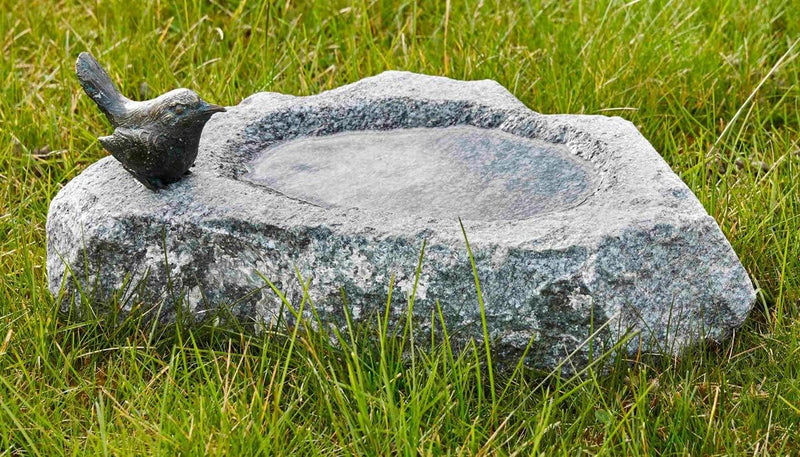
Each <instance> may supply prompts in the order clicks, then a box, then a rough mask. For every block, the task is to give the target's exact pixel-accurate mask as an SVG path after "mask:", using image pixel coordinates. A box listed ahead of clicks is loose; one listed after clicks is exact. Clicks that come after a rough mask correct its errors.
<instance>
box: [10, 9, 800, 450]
mask: <svg viewBox="0 0 800 457" xmlns="http://www.w3.org/2000/svg"><path fill="white" fill-rule="evenodd" d="M522 3H523V2H513V1H492V0H485V1H484V0H481V1H478V0H468V1H464V2H462V1H451V2H446V1H444V0H442V1H425V2H423V1H417V2H413V1H405V2H401V1H388V0H387V1H369V2H368V1H366V0H363V1H351V2H347V1H335V2H331V3H330V4H329V3H328V2H319V3H318V4H314V3H313V2H305V1H291V0H287V1H280V2H274V3H268V2H266V1H264V0H250V1H241V2H239V1H224V0H209V1H200V0H185V1H182V2H169V1H167V0H160V1H150V2H138V1H130V0H129V1H120V0H109V1H89V0H86V1H55V0H53V1H40V0H29V1H26V2H17V1H14V0H0V7H2V8H0V15H2V16H0V17H1V18H0V46H1V47H2V54H0V56H2V57H1V58H0V455H43V456H50V455H60V454H70V455H84V454H104V455H141V454H161V455H176V454H180V455H205V454H208V455H242V454H262V455H271V454H296V453H311V454H317V453H318V454H360V455H381V454H384V455H385V454H404V455H415V454H432V455H438V454H446V453H450V454H462V455H473V454H480V455H484V454H499V455H531V454H539V453H543V454H546V455H564V456H573V455H583V454H601V455H723V454H727V455H738V454H742V455H797V454H798V453H800V442H798V441H799V438H798V437H800V425H799V424H800V354H799V353H800V321H799V320H798V318H799V317H800V307H799V306H798V305H799V304H800V274H798V271H800V230H798V229H800V189H799V188H798V182H799V181H800V180H799V179H798V176H800V174H799V173H800V81H799V78H800V61H798V58H797V57H798V54H800V44H797V40H798V38H800V5H798V4H797V2H796V1H794V2H792V1H785V2H780V1H756V0H753V1H743V0H730V1H719V2H717V1H713V2H712V1H704V2H688V1H683V2H682V1H677V2H664V1H655V2H651V1H646V0H643V1H630V2H629V1H627V0H626V1H589V0H583V1H574V2H562V1H552V2H532V4H530V5H527V4H522ZM793 45H794V46H793ZM87 49H88V50H90V51H92V52H93V53H94V54H95V56H97V57H98V58H99V59H100V60H101V61H102V62H104V63H105V64H106V65H107V67H108V69H109V71H110V73H111V75H112V77H113V78H114V79H115V80H116V81H118V82H121V83H122V89H123V91H124V92H125V93H126V94H128V95H130V96H138V94H139V91H140V85H141V83H143V82H145V81H146V82H147V84H148V85H149V87H150V94H151V95H153V94H157V93H160V92H162V91H165V90H168V89H171V88H174V87H177V86H184V87H191V88H195V89H197V91H198V92H199V93H200V94H201V95H202V96H203V97H204V98H205V99H207V100H209V101H212V102H217V103H221V104H228V105H230V104H235V103H238V102H239V101H240V100H241V99H242V98H244V97H245V96H247V95H249V94H251V93H253V92H256V91H264V90H266V91H278V92H284V93H291V94H300V95H305V94H313V93H316V92H319V91H322V90H325V89H330V88H333V87H337V86H339V85H342V84H345V83H349V82H353V81H356V80H358V79H359V78H362V77H365V76H369V75H373V74H376V73H378V72H381V71H383V70H386V69H403V70H410V71H416V72H423V73H428V74H437V75H447V76H450V77H454V78H462V79H480V78H492V79H495V80H497V81H499V82H500V83H501V84H503V85H504V86H506V87H507V88H509V90H510V91H511V92H513V93H514V94H515V95H516V96H517V97H518V98H520V99H521V100H522V101H523V102H525V103H526V104H527V105H528V106H530V107H531V108H533V109H534V110H536V111H540V112H544V113H587V114H598V113H599V114H606V115H618V116H622V117H624V118H626V119H629V120H631V121H632V122H634V123H635V124H636V125H637V126H638V127H639V129H640V130H641V131H642V133H643V134H644V135H645V136H646V137H647V138H648V139H649V140H650V141H651V142H652V143H653V145H654V146H655V148H656V149H657V150H658V151H660V152H661V153H662V155H663V157H664V158H665V159H666V160H667V162H668V163H669V164H670V165H671V166H672V168H673V169H674V170H675V171H676V172H677V173H679V174H680V176H681V177H682V179H683V180H684V181H685V182H686V183H687V184H688V185H689V187H690V188H691V189H692V190H693V191H694V192H695V194H696V195H697V196H698V197H699V199H700V200H701V201H702V203H703V204H704V205H705V207H706V209H707V210H708V212H709V213H710V214H711V215H712V216H713V217H714V218H715V219H716V220H717V221H718V222H719V224H720V226H721V227H722V229H723V231H724V232H725V234H726V235H727V236H728V238H729V240H730V241H731V244H732V245H733V247H734V249H735V250H736V252H737V253H738V254H739V256H740V258H741V260H742V262H743V264H744V265H745V267H746V268H747V270H748V272H749V273H750V275H751V277H752V278H753V280H754V281H755V282H756V283H757V285H758V286H759V288H760V293H759V300H758V303H757V305H756V309H754V311H753V313H752V315H751V318H750V319H749V320H748V321H747V323H746V324H745V325H744V327H743V328H741V329H740V330H739V331H738V332H737V333H736V334H735V336H734V338H733V339H731V340H730V341H728V342H726V343H725V344H724V345H720V346H710V345H706V346H703V347H699V348H696V349H695V350H692V351H690V352H689V353H687V354H685V355H684V356H683V357H682V358H680V359H673V360H655V361H654V360H639V361H638V362H635V363H632V364H628V363H623V361H617V363H616V364H615V366H614V369H612V370H611V371H610V372H607V373H603V372H597V371H594V370H589V371H588V372H586V373H585V374H584V376H581V377H579V378H575V379H571V380H567V379H559V378H558V377H557V376H551V377H549V378H548V377H544V376H543V375H541V374H536V373H528V372H525V371H524V370H522V371H516V372H514V373H499V372H496V373H494V376H492V377H490V376H489V374H490V373H492V372H491V371H487V370H485V369H482V368H481V363H482V362H483V361H484V359H485V351H484V350H483V342H476V345H475V346H474V347H473V348H471V349H470V350H468V351H466V352H463V353H458V352H456V353H453V352H452V351H450V350H449V348H448V347H447V346H446V345H445V346H438V347H434V348H431V347H430V342H425V341H410V342H405V343H402V344H406V345H408V344H414V345H415V348H414V349H415V350H414V351H412V352H411V356H410V357H409V358H403V357H402V356H401V352H402V350H403V349H402V348H401V347H400V345H399V344H398V343H397V342H396V341H395V340H393V339H391V338H389V337H388V336H387V335H386V332H387V329H385V328H384V327H383V326H382V325H381V324H380V321H378V322H376V324H375V325H374V326H372V327H370V328H369V329H359V328H354V329H352V332H351V333H350V334H349V335H344V336H343V337H342V341H343V342H344V343H343V346H342V347H339V348H337V347H332V346H331V345H330V344H329V343H328V342H327V340H326V339H324V337H322V336H320V335H315V334H313V333H309V334H306V333H305V332H300V333H296V332H294V331H293V330H292V329H289V330H287V329H280V328H276V329H273V330H271V331H269V332H268V333H266V334H265V335H264V337H259V338H255V337H251V336H248V334H244V335H242V334H240V333H237V332H236V331H235V329H224V328H216V329H214V328H210V327H199V328H187V327H184V326H182V325H175V326H172V327H169V328H160V329H153V328H151V327H149V326H147V325H145V324H142V323H139V322H136V321H134V320H127V321H124V322H121V323H119V322H115V321H114V320H113V319H107V318H96V319H93V318H83V319H77V320H75V319H72V320H69V319H66V318H65V317H64V316H63V315H61V314H59V313H58V312H57V310H56V308H55V306H54V302H53V299H52V298H51V297H50V296H49V294H48V292H47V289H46V282H45V267H44V258H45V230H44V221H45V217H46V213H47V206H48V203H49V202H50V200H51V199H52V198H53V197H54V196H55V194H56V193H57V192H58V190H59V189H60V188H61V187H62V186H63V184H64V183H66V182H67V181H68V180H69V179H71V178H72V177H74V176H76V175H77V174H78V173H80V171H81V170H83V169H84V168H85V167H86V166H88V165H89V164H91V163H93V162H95V161H96V160H98V159H99V158H101V157H103V156H104V155H105V152H104V151H103V150H102V148H101V147H100V145H99V144H98V143H97V141H96V137H97V136H99V135H101V134H104V133H105V132H108V125H107V124H106V122H105V120H104V119H103V118H101V115H100V113H99V112H98V110H97V109H96V108H95V107H94V106H93V105H92V103H91V101H90V100H89V99H88V98H87V97H86V96H85V95H84V94H83V93H82V92H81V90H80V88H79V86H78V84H77V82H76V80H75V78H74V75H73V69H72V66H73V63H74V60H75V57H76V56H77V54H78V53H79V52H80V51H83V50H87ZM45 146H48V147H49V149H50V150H51V153H50V154H49V155H47V154H42V150H41V148H43V147H45ZM465 249H466V246H465ZM408 268H409V270H410V271H413V270H414V268H415V265H409V266H408ZM293 305H294V306H299V305H300V304H297V303H295V304H293ZM475 306H478V303H477V296H476V303H475ZM432 318H434V319H436V316H432ZM370 336H371V338H369V337H370ZM376 337H377V338H376Z"/></svg>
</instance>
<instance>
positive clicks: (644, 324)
mask: <svg viewBox="0 0 800 457" xmlns="http://www.w3.org/2000/svg"><path fill="white" fill-rule="evenodd" d="M450 125H474V126H478V127H484V128H498V129H500V130H503V131H506V132H510V133H514V134H517V135H520V136H525V137H531V138H539V139H543V140H547V141H552V142H555V143H561V144H564V145H566V146H567V147H569V148H570V149H571V150H572V151H573V152H575V153H576V154H579V155H581V156H582V157H583V158H584V159H587V160H589V161H590V162H592V163H593V164H594V165H595V166H596V168H597V169H598V170H599V172H600V173H601V175H602V183H601V186H600V189H599V190H598V191H597V194H596V195H594V196H593V197H591V198H589V199H588V200H587V201H586V202H585V203H584V204H583V205H580V206H578V207H576V208H571V209H569V210H567V211H561V212H555V213H550V214H546V215H542V216H541V217H534V218H531V219H528V220H523V221H494V222H489V221H464V224H465V226H466V229H467V233H468V235H469V237H470V243H471V245H472V247H473V250H474V252H475V255H476V262H477V267H478V274H479V277H480V279H481V284H482V288H483V293H484V299H485V301H486V305H487V306H486V310H487V321H488V327H489V331H490V335H491V337H492V338H493V339H494V340H495V346H494V347H495V349H496V351H497V352H498V356H499V358H501V359H503V358H505V359H510V358H512V357H514V356H517V355H519V354H521V353H522V351H524V349H525V347H526V346H527V344H528V342H529V341H530V340H531V339H533V341H534V342H533V344H532V346H531V350H530V352H529V355H528V363H529V364H530V365H531V366H537V367H542V368H551V367H554V366H556V365H557V364H558V362H559V361H560V360H561V359H562V358H563V357H564V355H566V354H568V353H570V352H572V351H573V350H575V349H576V348H579V347H581V346H580V345H581V343H582V342H583V341H584V340H585V339H586V338H587V336H588V335H589V334H590V333H592V331H593V330H597V329H600V331H599V332H598V338H597V340H596V342H595V343H594V344H593V345H584V346H582V347H581V349H580V350H579V351H578V353H577V355H576V356H575V357H574V358H573V360H572V361H571V362H570V363H569V364H568V367H579V366H580V365H581V364H582V363H585V361H586V360H587V357H588V355H589V352H590V350H593V351H594V353H595V354H597V353H598V351H600V350H602V348H603V344H610V343H611V342H613V341H616V340H618V339H619V338H620V337H621V336H622V335H624V334H625V333H626V331H628V330H632V331H639V332H641V333H640V334H639V337H638V338H634V339H632V340H631V341H630V342H629V343H628V348H629V350H631V351H634V350H637V349H639V348H640V347H641V348H642V349H644V350H654V351H658V352H666V353H675V352H677V351H679V350H680V349H682V348H684V347H686V346H687V345H689V344H692V343H693V342H695V341H697V340H699V339H702V338H713V339H722V338H725V337H726V336H727V335H728V334H729V333H730V332H731V331H732V329H734V328H735V327H737V326H738V325H740V324H741V323H742V321H743V320H744V319H745V317H746V316H747V313H748V312H749V310H750V308H751V307H752V305H753V303H754V300H755V293H754V291H753V288H752V285H751V283H750V281H749V278H748V276H747V274H746V272H745V270H744V268H743V267H742V265H741V264H740V263H739V261H738V259H737V257H736V255H735V253H734V252H733V250H732V249H731V247H730V245H729V244H728V242H727V240H726V239H725V237H724V236H723V234H722V232H721V231H720V229H719V227H718V226H717V225H716V223H715V222H714V220H713V219H712V218H711V217H710V216H708V215H707V214H706V212H705V211H704V209H703V207H702V205H701V204H700V203H699V201H697V199H696V198H695V197H694V195H692V194H691V192H690V191H689V189H688V188H687V187H686V186H685V185H684V184H683V183H682V182H681V181H680V179H679V178H678V177H677V176H676V175H675V174H674V173H672V171H671V170H670V169H669V167H668V166H667V164H666V163H665V162H664V161H663V160H662V159H661V158H660V156H659V155H658V154H657V153H656V152H655V151H654V150H653V148H652V147H651V146H650V144H649V143H648V142H647V141H646V140H645V139H644V138H643V137H642V136H641V135H640V134H639V132H638V131H637V130H636V129H635V128H634V127H633V126H632V125H631V124H630V123H629V122H627V121H624V120H621V119H619V118H606V117H602V116H571V115H557V116H543V115H539V114H537V113H534V112H532V111H530V110H528V109H527V108H525V107H524V106H523V105H522V104H521V103H520V102H519V101H518V100H517V99H516V98H514V97H513V96H512V95H511V94H510V93H508V92H507V91H506V90H505V89H503V88H502V87H501V86H500V85H498V84H497V83H495V82H491V81H477V82H463V81H453V80H449V79H446V78H437V77H429V76H423V75H416V74H411V73H402V72H387V73H384V74H381V75H379V76H376V77H373V78H367V79H365V80H362V81H360V82H358V83H356V84H353V85H350V86H345V87H342V88H339V89H336V90H333V91H329V92H325V93H323V94H320V95H317V96H311V97H291V96H285V95H280V94H256V95H254V96H252V97H250V98H248V99H246V100H245V101H243V102H242V103H241V104H240V105H238V106H236V107H233V108H231V109H229V112H228V113H226V114H225V115H221V116H215V117H214V119H212V120H211V121H210V122H209V124H208V126H207V127H206V129H205V131H204V134H203V139H202V142H201V146H200V154H199V157H198V163H197V165H198V166H197V167H196V169H195V171H194V173H193V174H192V175H191V176H190V177H189V178H188V179H185V180H183V181H181V182H179V183H177V184H174V185H173V186H171V187H170V189H169V191H167V192H161V193H158V194H154V193H151V192H148V191H147V190H146V189H143V188H141V187H140V186H139V185H138V183H136V182H135V181H134V180H133V179H131V178H130V176H128V175H127V174H126V172H125V171H124V170H123V169H122V168H121V167H120V166H119V164H118V163H116V162H115V161H114V160H113V159H111V158H106V159H103V160H101V161H99V162H98V163H96V164H94V165H92V166H91V167H89V168H88V169H87V170H86V171H84V172H83V173H82V174H81V175H80V176H79V177H77V178H75V179H74V180H72V181H71V182H70V183H68V184H67V186H66V187H65V188H64V189H63V190H62V191H61V192H60V193H59V194H58V196H57V197H56V198H55V199H54V200H53V202H52V203H51V207H50V211H49V214H48V221H47V234H48V259H47V269H48V277H49V281H50V289H51V291H52V292H53V293H54V294H57V293H58V292H59V288H60V286H61V284H62V282H66V284H67V286H68V287H67V289H66V296H67V297H75V296H76V287H75V286H76V284H80V286H81V290H82V291H84V294H85V295H87V296H90V295H91V294H94V295H93V296H94V297H96V298H97V299H99V300H100V301H102V300H108V299H109V297H111V296H112V294H114V293H115V290H116V289H119V288H120V287H123V286H125V284H126V280H127V282H129V283H132V284H137V283H138V284H139V286H140V287H138V288H136V289H135V290H133V289H131V288H130V287H129V288H128V289H127V292H122V295H134V296H135V297H136V298H137V299H138V300H145V301H146V302H148V303H153V304H157V303H160V302H161V301H162V300H163V301H164V307H163V309H162V312H163V314H162V316H161V317H162V318H163V319H170V318H172V317H174V315H175V311H174V297H176V296H182V297H183V300H184V303H185V304H186V306H188V307H189V308H190V309H191V310H192V311H193V313H194V314H196V315H197V316H200V317H202V316H206V315H210V314H211V313H213V312H214V310H215V309H216V308H217V307H220V306H226V305H227V306H230V307H231V308H232V310H233V311H234V313H235V314H237V315H238V316H240V317H243V318H247V319H254V320H256V321H266V322H269V321H273V320H276V319H277V313H278V312H280V310H281V309H282V307H281V305H280V302H279V300H278V298H277V296H276V295H275V294H274V293H273V292H272V291H271V290H270V288H269V287H267V286H266V285H265V282H264V281H263V279H262V278H261V276H260V275H259V272H260V273H262V274H263V275H264V276H266V277H267V278H269V279H270V280H271V281H272V282H273V283H274V284H275V285H276V286H277V287H278V288H280V289H282V290H284V291H285V292H286V294H287V297H288V298H289V300H290V301H292V302H293V303H295V304H298V303H299V302H300V300H301V297H302V290H301V288H300V287H299V283H298V280H297V278H296V271H299V272H300V274H301V275H302V276H303V277H304V278H306V279H308V278H311V279H312V282H311V287H310V289H309V294H310V298H311V301H312V303H313V305H314V307H315V309H316V311H317V314H318V316H319V317H320V319H321V321H322V322H324V325H329V326H338V327H339V328H340V329H341V328H342V327H343V326H344V322H345V320H344V314H343V310H342V300H341V293H340V290H341V289H342V288H343V289H344V291H345V293H346V295H347V298H348V304H349V307H350V313H351V316H353V317H354V318H355V319H357V320H360V319H371V318H372V317H373V316H374V315H375V313H377V312H382V311H383V310H384V306H385V301H386V297H387V293H388V286H389V282H390V278H391V276H392V275H394V276H395V285H396V290H395V293H394V295H393V297H394V299H393V302H392V315H391V324H392V325H395V326H396V325H402V324H403V323H405V311H406V302H405V299H406V295H408V294H410V293H411V291H412V288H413V284H414V270H415V268H416V265H417V260H418V256H419V250H420V248H421V247H422V243H423V240H427V248H426V252H425V257H424V261H423V264H422V270H421V274H420V278H419V286H418V288H417V294H416V302H415V305H414V317H415V327H414V328H415V330H416V331H417V332H419V336H420V337H424V336H426V335H430V325H431V315H432V312H433V311H435V307H436V301H435V300H438V301H439V303H440V306H441V307H442V314H443V315H444V316H445V318H446V319H447V321H446V324H447V326H448V331H449V334H450V337H451V338H452V339H453V340H454V341H455V342H456V343H459V344H463V343H464V342H466V341H469V340H470V339H478V340H479V339H481V338H482V332H481V326H480V313H479V308H478V304H477V299H476V295H475V294H476V293H475V290H474V283H473V280H472V270H471V267H470V264H469V260H468V258H467V254H466V249H465V245H464V240H463V238H462V236H461V229H460V226H459V224H458V221H454V220H437V219H431V218H421V217H416V218H415V217H411V216H398V215H392V214H381V213H379V212H367V211H363V210H359V209H357V208H334V209H324V208H319V207H316V206H313V205H309V204H305V203H303V202H300V201H296V200H292V199H289V198H286V197H284V196H282V195H280V194H279V193H276V192H271V191H269V190H267V189H264V188H262V187H258V186H254V185H251V184H248V183H245V182H242V181H238V180H236V179H232V178H234V177H236V176H240V175H241V174H242V173H244V172H246V161H247V160H249V159H250V158H252V157H253V156H254V155H255V154H257V153H259V152H260V151H262V150H263V149H264V148H265V147H268V146H270V145H273V144H276V143H277V142H279V141H284V140H287V139H291V138H296V137H298V136H301V135H324V134H329V133H334V132H340V131H346V130H359V129H373V130H374V129H391V128H407V127H424V126H431V127H432V126H436V127H443V126H450ZM165 248H166V251H165ZM62 259H63V261H65V262H66V263H67V264H68V265H70V266H71V268H72V272H73V275H72V277H71V278H70V279H67V280H66V281H65V276H66V269H65V266H64V262H62ZM165 259H167V261H168V265H169V268H168V269H167V268H165ZM295 268H297V270H295ZM87 271H88V272H89V277H88V278H87V277H85V272H87ZM167 273H168V274H167ZM128 275H130V277H129V276H128ZM168 281H169V283H170V284H171V285H172V290H171V291H170V290H167V289H168V287H167V283H168ZM117 293H119V292H117ZM64 303H69V300H65V302H64ZM131 303H132V301H128V302H126V305H125V306H130V305H131ZM308 311H309V310H308V309H306V312H307V317H311V314H310V312H308ZM283 314H284V315H283V316H282V318H283V319H286V320H287V321H292V320H293V317H292V314H291V313H290V312H289V311H287V310H285V309H284V311H283ZM437 326H438V323H437ZM640 343H641V345H640Z"/></svg>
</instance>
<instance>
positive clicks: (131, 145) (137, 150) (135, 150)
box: [98, 127, 150, 167]
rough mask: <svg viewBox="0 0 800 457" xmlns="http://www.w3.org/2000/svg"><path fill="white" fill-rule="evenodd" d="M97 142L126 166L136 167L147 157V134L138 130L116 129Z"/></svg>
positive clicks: (148, 146)
mask: <svg viewBox="0 0 800 457" xmlns="http://www.w3.org/2000/svg"><path fill="white" fill-rule="evenodd" d="M98 140H100V144H102V145H103V147H104V148H105V149H106V151H108V152H110V153H111V155H113V156H114V157H115V158H116V159H117V160H119V161H120V162H122V163H123V164H126V165H131V166H133V167H136V166H137V165H138V162H140V161H141V160H142V159H143V158H145V157H147V156H148V155H149V149H150V145H149V144H148V143H149V142H148V141H147V132H144V131H142V130H140V129H129V128H126V127H117V129H116V130H114V133H113V134H112V135H109V136H101V137H100V138H98Z"/></svg>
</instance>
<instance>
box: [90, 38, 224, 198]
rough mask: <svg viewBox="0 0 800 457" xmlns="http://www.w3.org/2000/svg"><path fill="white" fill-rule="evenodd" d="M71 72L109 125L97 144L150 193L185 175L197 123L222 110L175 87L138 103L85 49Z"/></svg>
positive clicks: (193, 149) (195, 141)
mask: <svg viewBox="0 0 800 457" xmlns="http://www.w3.org/2000/svg"><path fill="white" fill-rule="evenodd" d="M75 72H76V73H77V75H78V80H79V81H80V83H81V86H82V87H83V90H84V91H85V92H86V94H87V95H89V97H91V98H92V100H94V102H95V103H96V104H97V106H98V108H100V111H102V112H103V114H105V115H106V117H107V118H108V120H109V122H111V125H112V126H113V127H114V133H113V134H112V135H110V136H104V137H100V138H99V140H100V144H102V145H103V147H104V148H105V149H106V150H107V151H108V152H110V153H111V155H113V156H114V157H115V158H116V159H117V160H119V161H120V163H122V166H123V167H125V169H126V170H128V171H129V172H130V173H131V174H132V175H133V177H134V178H136V179H137V180H138V181H139V182H141V183H142V184H144V186H145V187H147V188H148V189H150V190H153V191H157V190H158V189H163V188H164V187H166V186H167V185H168V184H170V183H173V182H176V181H178V180H180V179H181V178H182V177H183V176H184V175H186V174H188V173H189V167H191V166H192V165H194V161H195V158H197V148H198V146H199V145H200V133H201V132H202V131H203V126H204V125H205V124H206V122H207V121H208V120H209V119H210V118H211V116H212V115H214V113H220V112H223V111H225V108H223V107H221V106H218V105H212V104H210V103H207V102H205V101H203V99H201V98H200V97H199V96H198V95H197V94H196V93H194V92H193V91H191V90H189V89H175V90H172V91H169V92H167V93H166V94H164V95H161V96H159V97H157V98H154V99H152V100H146V101H142V102H136V101H133V100H130V99H128V98H125V97H124V96H123V95H122V94H121V93H120V92H119V90H118V89H117V86H116V85H115V84H114V82H113V81H111V78H110V77H109V76H108V73H106V71H105V70H103V67H101V66H100V64H99V63H98V62H97V60H96V59H95V58H94V57H92V55H91V54H89V53H88V52H82V53H80V55H79V56H78V61H77V62H76V63H75Z"/></svg>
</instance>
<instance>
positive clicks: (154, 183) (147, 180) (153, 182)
mask: <svg viewBox="0 0 800 457" xmlns="http://www.w3.org/2000/svg"><path fill="white" fill-rule="evenodd" d="M125 169H126V170H128V172H129V173H130V174H131V175H132V176H133V177H134V178H136V180H137V181H139V182H140V183H142V185H143V186H144V187H147V188H148V189H150V190H152V191H153V192H158V191H159V190H161V189H163V188H165V187H167V185H166V184H165V183H164V181H162V180H160V179H158V178H151V177H147V176H144V175H142V174H139V173H136V172H134V171H131V170H130V169H129V168H127V167H125Z"/></svg>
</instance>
